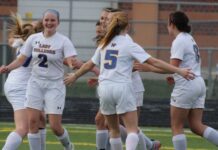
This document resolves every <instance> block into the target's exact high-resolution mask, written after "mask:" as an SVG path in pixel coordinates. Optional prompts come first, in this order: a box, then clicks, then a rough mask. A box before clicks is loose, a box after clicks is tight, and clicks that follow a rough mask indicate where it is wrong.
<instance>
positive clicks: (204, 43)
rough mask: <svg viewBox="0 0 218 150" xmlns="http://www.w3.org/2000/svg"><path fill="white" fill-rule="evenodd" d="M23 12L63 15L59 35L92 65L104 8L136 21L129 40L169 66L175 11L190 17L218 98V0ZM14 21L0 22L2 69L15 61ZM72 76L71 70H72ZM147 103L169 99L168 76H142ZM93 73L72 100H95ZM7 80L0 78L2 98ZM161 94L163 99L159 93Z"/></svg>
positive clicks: (34, 3) (105, 0) (57, 5)
mask: <svg viewBox="0 0 218 150" xmlns="http://www.w3.org/2000/svg"><path fill="white" fill-rule="evenodd" d="M17 7H18V8H17V10H18V13H19V14H21V16H22V17H23V18H24V19H29V20H38V19H40V18H41V15H42V12H43V11H44V10H46V9H48V8H54V9H57V10H58V11H59V12H60V13H61V23H60V27H59V31H60V32H61V33H63V34H65V35H67V36H68V37H69V38H70V39H71V40H72V41H73V43H74V45H75V47H76V49H77V51H78V57H79V58H80V59H82V60H84V61H86V60H88V59H89V58H90V57H91V56H92V55H93V53H94V51H95V44H94V41H93V40H92V38H93V37H94V36H95V22H96V21H97V20H98V18H99V16H100V12H101V10H102V8H104V7H114V8H121V9H123V10H125V11H126V12H127V13H128V14H129V16H130V19H131V29H130V32H129V33H130V35H131V36H132V38H133V39H134V41H136V42H137V43H139V44H140V45H141V46H143V47H144V49H145V50H146V51H148V52H149V53H150V54H152V56H154V57H157V58H159V59H162V60H164V61H167V62H169V57H170V46H171V42H172V40H173V39H172V38H171V37H170V36H169V35H168V31H167V28H166V26H167V18H168V14H169V13H170V12H172V11H175V10H182V11H184V12H186V13H187V15H188V16H189V18H190V24H191V26H192V35H193V36H194V38H195V40H196V41H197V43H198V45H199V47H200V52H201V58H202V74H203V77H204V79H205V81H206V83H207V88H208V92H207V94H208V95H207V98H208V99H218V94H217V93H218V81H217V76H218V71H217V70H216V69H218V67H216V66H217V64H218V59H217V58H218V42H217V39H218V32H217V31H218V20H217V18H218V0H204V2H200V1H199V0H191V1H190V0H168V1H165V0H159V1H158V0H134V1H130V0H91V1H89V0H62V1H61V0H52V2H51V0H18V3H17ZM8 24H9V18H8V17H0V54H1V55H0V57H1V60H0V62H1V64H7V63H8V62H10V60H12V59H13V57H12V56H13V54H12V51H11V49H10V48H9V47H8V45H7V36H8V30H7V27H8ZM68 71H69V70H68ZM141 75H142V78H143V81H144V86H145V89H146V91H145V98H151V99H152V98H153V99H157V98H168V99H169V97H170V92H171V90H172V87H170V86H168V85H167V83H166V82H165V77H166V75H159V74H154V73H141ZM89 76H92V74H91V73H89V74H88V75H86V76H85V77H84V78H82V79H81V80H79V81H78V82H77V83H76V84H75V85H74V86H73V87H69V88H68V90H67V95H68V96H70V97H71V96H77V97H78V96H79V97H96V93H95V89H92V88H89V87H87V85H86V79H87V78H88V77H89ZM5 79H6V75H1V76H0V83H1V85H2V86H1V89H0V91H1V94H3V84H4V81H5ZM157 93H158V94H157Z"/></svg>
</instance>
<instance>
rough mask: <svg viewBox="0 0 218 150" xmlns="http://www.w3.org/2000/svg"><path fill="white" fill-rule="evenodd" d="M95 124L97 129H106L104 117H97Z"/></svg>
mask: <svg viewBox="0 0 218 150" xmlns="http://www.w3.org/2000/svg"><path fill="white" fill-rule="evenodd" d="M95 124H96V128H97V129H104V128H106V127H105V119H104V117H102V116H99V115H97V116H96V117H95Z"/></svg>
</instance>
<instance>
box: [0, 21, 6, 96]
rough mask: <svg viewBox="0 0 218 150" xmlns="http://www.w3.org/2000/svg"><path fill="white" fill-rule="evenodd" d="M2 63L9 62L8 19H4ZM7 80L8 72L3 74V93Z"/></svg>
mask: <svg viewBox="0 0 218 150" xmlns="http://www.w3.org/2000/svg"><path fill="white" fill-rule="evenodd" d="M2 43H3V46H2V64H4V65H6V63H7V44H6V43H7V19H6V18H4V19H3V30H2ZM5 80H6V74H3V75H2V85H1V86H2V88H1V93H2V94H3V93H4V90H3V89H4V84H3V83H4V82H5Z"/></svg>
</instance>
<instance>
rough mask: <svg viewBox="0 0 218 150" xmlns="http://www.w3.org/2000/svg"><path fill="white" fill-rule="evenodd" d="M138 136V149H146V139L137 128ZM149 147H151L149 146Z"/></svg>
mask: <svg viewBox="0 0 218 150" xmlns="http://www.w3.org/2000/svg"><path fill="white" fill-rule="evenodd" d="M138 136H139V143H138V148H139V150H146V149H147V147H146V146H147V143H146V140H145V135H144V133H143V132H142V131H141V130H139V133H138ZM146 138H147V137H146ZM149 149H151V148H149Z"/></svg>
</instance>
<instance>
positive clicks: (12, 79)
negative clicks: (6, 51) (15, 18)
mask: <svg viewBox="0 0 218 150" xmlns="http://www.w3.org/2000/svg"><path fill="white" fill-rule="evenodd" d="M12 47H13V48H16V54H17V56H19V54H20V50H21V49H22V48H23V40H22V39H14V42H13V44H12ZM30 62H31V56H30V57H29V58H28V59H27V60H26V62H25V63H24V65H23V66H21V67H19V68H17V69H14V70H12V71H11V72H10V73H9V74H8V77H7V80H6V82H5V84H4V92H5V95H6V97H7V100H8V101H9V102H10V103H11V105H12V107H13V110H14V111H16V110H20V109H25V105H24V104H25V101H26V89H27V82H28V80H29V78H30V75H31V70H32V65H31V64H30Z"/></svg>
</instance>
